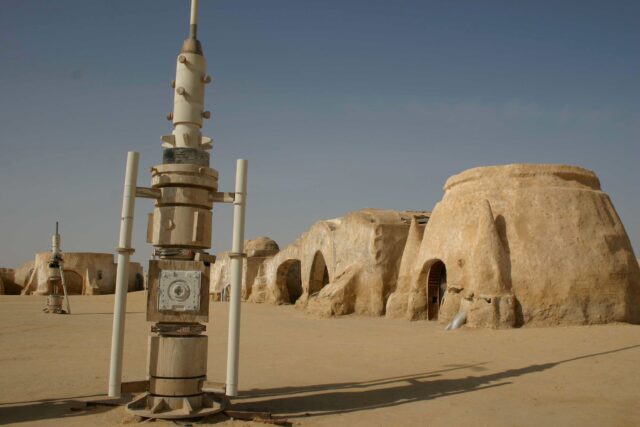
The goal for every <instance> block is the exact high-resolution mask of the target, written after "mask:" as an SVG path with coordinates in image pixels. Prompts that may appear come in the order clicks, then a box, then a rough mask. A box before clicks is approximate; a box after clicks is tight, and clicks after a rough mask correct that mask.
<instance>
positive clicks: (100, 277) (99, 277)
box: [98, 270, 102, 280]
mask: <svg viewBox="0 0 640 427" xmlns="http://www.w3.org/2000/svg"><path fill="white" fill-rule="evenodd" d="M98 280H102V270H98Z"/></svg>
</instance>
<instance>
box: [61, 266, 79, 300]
mask: <svg viewBox="0 0 640 427" xmlns="http://www.w3.org/2000/svg"><path fill="white" fill-rule="evenodd" d="M64 281H65V284H66V286H67V292H68V293H69V294H70V295H82V291H83V289H84V280H82V276H81V275H79V274H78V273H76V272H75V271H73V270H64ZM60 291H62V285H60Z"/></svg>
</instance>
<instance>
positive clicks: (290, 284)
mask: <svg viewBox="0 0 640 427" xmlns="http://www.w3.org/2000/svg"><path fill="white" fill-rule="evenodd" d="M301 271H302V265H301V264H300V260H298V259H290V260H288V261H285V262H283V263H282V264H280V266H278V271H277V273H276V284H277V286H278V289H280V291H281V292H282V294H283V295H286V300H287V301H288V302H289V304H295V303H296V301H297V300H298V298H300V296H302V276H301Z"/></svg>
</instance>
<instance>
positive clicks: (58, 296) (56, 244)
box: [42, 222, 71, 314]
mask: <svg viewBox="0 0 640 427" xmlns="http://www.w3.org/2000/svg"><path fill="white" fill-rule="evenodd" d="M48 268H49V274H48V276H47V294H48V295H47V305H45V307H44V308H43V309H42V311H44V312H45V313H53V314H71V306H70V305H69V296H68V295H67V284H66V283H65V280H64V260H63V258H62V250H61V249H60V233H58V223H57V222H56V232H55V234H53V235H52V236H51V257H50V258H49V264H48ZM63 299H64V301H65V302H66V306H67V310H66V311H65V310H64V309H63V308H62V301H63Z"/></svg>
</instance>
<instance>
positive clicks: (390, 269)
mask: <svg viewBox="0 0 640 427" xmlns="http://www.w3.org/2000/svg"><path fill="white" fill-rule="evenodd" d="M427 215H428V213H425V212H396V211H390V210H377V209H364V210H361V211H357V212H352V213H349V214H347V215H346V216H344V217H342V218H338V219H333V220H328V221H320V222H317V223H316V224H314V225H313V226H312V227H311V228H310V229H309V230H308V231H307V232H306V233H304V234H303V235H302V236H301V237H300V238H299V239H298V240H297V241H296V242H294V243H293V244H291V245H289V246H287V247H286V248H284V249H283V250H282V251H279V252H277V253H275V254H270V255H269V256H266V257H264V258H262V259H255V258H254V257H252V256H251V254H248V258H247V259H246V261H245V262H246V263H247V264H246V265H249V267H251V268H250V269H249V271H248V272H247V274H246V275H245V278H243V298H244V299H246V300H249V301H252V302H257V303H263V302H268V303H273V304H296V305H298V306H299V307H303V308H305V309H306V310H307V311H308V312H311V313H314V314H317V315H321V316H331V315H341V314H348V313H359V314H368V315H377V316H380V315H382V314H384V309H385V302H386V299H387V297H388V296H389V294H390V293H391V292H393V290H394V289H395V283H396V279H397V276H398V269H399V266H400V259H401V254H402V250H403V248H404V245H405V241H406V238H407V233H408V232H409V226H410V223H411V221H412V219H413V218H414V217H416V216H418V217H421V218H426V216H427ZM216 264H217V266H216V265H214V268H213V271H214V274H212V276H215V277H216V279H215V280H214V281H213V282H212V291H213V292H218V291H219V290H220V289H221V288H222V287H224V286H225V285H226V283H228V277H227V276H228V273H227V270H228V267H227V265H228V259H227V258H226V257H225V256H224V255H223V256H221V257H220V258H219V259H218V261H217V262H216Z"/></svg>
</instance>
